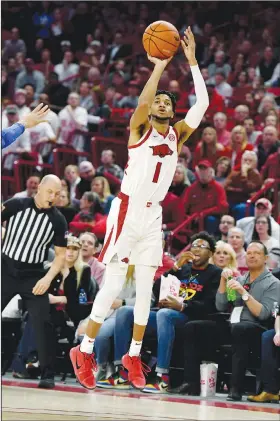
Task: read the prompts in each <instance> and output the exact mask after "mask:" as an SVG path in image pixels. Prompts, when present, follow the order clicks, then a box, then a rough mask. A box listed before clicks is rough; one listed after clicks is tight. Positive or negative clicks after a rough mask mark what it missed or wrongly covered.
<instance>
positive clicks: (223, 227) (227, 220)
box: [219, 215, 235, 243]
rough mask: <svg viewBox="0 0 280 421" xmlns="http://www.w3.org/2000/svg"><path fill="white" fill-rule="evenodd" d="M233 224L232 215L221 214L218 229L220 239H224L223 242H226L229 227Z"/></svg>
mask: <svg viewBox="0 0 280 421" xmlns="http://www.w3.org/2000/svg"><path fill="white" fill-rule="evenodd" d="M234 226H235V220H234V218H233V217H232V216H230V215H223V216H222V217H221V221H220V225H219V230H220V233H221V236H220V239H221V240H222V241H224V242H225V243H227V241H228V232H229V230H230V229H231V228H233V227H234Z"/></svg>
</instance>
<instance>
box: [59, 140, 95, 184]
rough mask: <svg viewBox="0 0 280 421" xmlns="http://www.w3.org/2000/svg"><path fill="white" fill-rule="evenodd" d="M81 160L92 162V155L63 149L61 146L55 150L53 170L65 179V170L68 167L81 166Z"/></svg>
mask: <svg viewBox="0 0 280 421" xmlns="http://www.w3.org/2000/svg"><path fill="white" fill-rule="evenodd" d="M80 158H84V159H86V160H90V154H89V153H87V152H77V151H76V150H75V149H71V148H69V147H68V148H67V147H62V148H60V147H59V145H58V147H57V148H55V149H54V150H53V169H54V173H55V174H56V175H57V176H58V177H59V178H63V177H64V170H65V167H66V166H67V165H79V162H80V161H81V159H80Z"/></svg>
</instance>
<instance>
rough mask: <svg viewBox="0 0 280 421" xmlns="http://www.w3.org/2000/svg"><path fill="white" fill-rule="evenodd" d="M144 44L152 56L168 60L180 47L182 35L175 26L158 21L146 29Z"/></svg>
mask: <svg viewBox="0 0 280 421" xmlns="http://www.w3.org/2000/svg"><path fill="white" fill-rule="evenodd" d="M142 42H143V46H144V48H145V50H146V51H147V53H148V54H149V55H150V56H152V57H157V58H160V59H166V58H169V57H171V56H174V54H175V53H176V51H177V49H178V47H179V45H180V35H179V32H178V31H177V29H176V28H175V26H174V25H172V24H171V23H169V22H165V21H164V20H158V21H157V22H154V23H151V25H149V26H148V27H147V28H146V29H145V32H144V34H143V38H142Z"/></svg>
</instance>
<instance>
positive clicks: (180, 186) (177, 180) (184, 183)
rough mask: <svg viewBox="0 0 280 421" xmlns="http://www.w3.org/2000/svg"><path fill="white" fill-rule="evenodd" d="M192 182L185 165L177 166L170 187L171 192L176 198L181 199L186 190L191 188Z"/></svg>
mask: <svg viewBox="0 0 280 421" xmlns="http://www.w3.org/2000/svg"><path fill="white" fill-rule="evenodd" d="M190 184H191V183H190V180H189V178H188V175H187V169H186V168H185V167H184V165H183V164H177V167H176V171H175V174H174V177H173V180H172V183H171V186H170V187H169V191H170V192H171V193H173V194H175V196H177V197H180V196H181V195H182V194H183V192H184V191H185V189H186V188H187V187H188V186H190Z"/></svg>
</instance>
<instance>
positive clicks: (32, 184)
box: [13, 175, 40, 198]
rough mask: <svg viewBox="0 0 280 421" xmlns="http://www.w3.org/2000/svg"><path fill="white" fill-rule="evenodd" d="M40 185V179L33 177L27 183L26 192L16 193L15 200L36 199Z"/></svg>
mask: <svg viewBox="0 0 280 421" xmlns="http://www.w3.org/2000/svg"><path fill="white" fill-rule="evenodd" d="M39 184H40V177H39V176H37V175H31V176H30V177H28V179H27V181H26V190H24V191H21V192H18V193H16V194H15V195H14V196H13V198H19V197H34V196H35V194H36V193H37V190H38V186H39Z"/></svg>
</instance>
